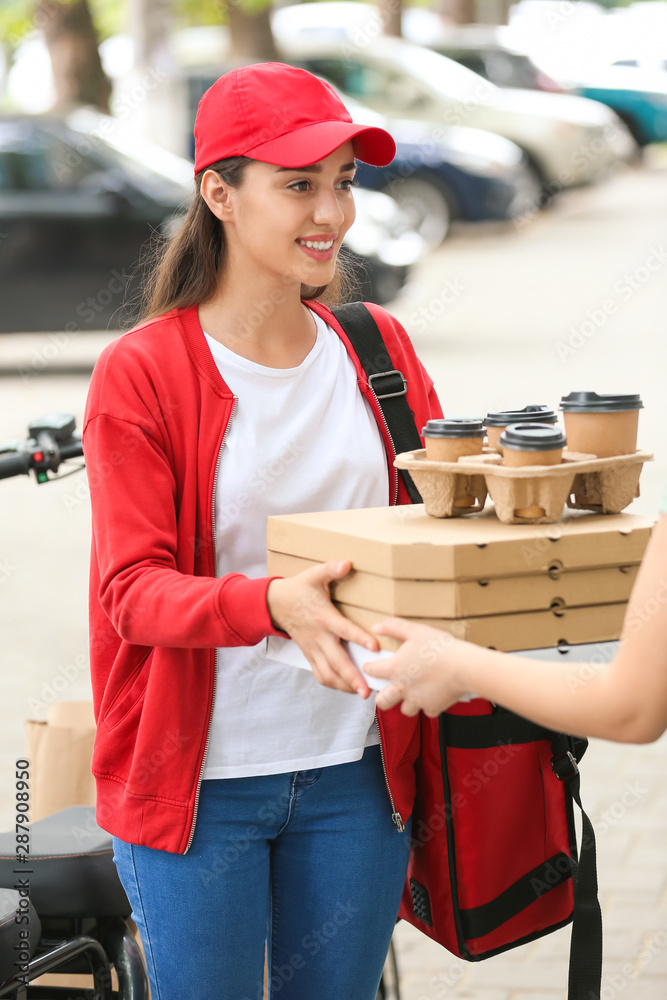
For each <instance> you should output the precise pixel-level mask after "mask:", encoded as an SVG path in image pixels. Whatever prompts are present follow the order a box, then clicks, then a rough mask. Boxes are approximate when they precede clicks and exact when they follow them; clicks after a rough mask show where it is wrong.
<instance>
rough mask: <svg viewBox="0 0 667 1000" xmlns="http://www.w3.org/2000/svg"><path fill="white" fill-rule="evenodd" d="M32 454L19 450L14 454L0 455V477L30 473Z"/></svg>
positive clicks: (6, 477)
mask: <svg viewBox="0 0 667 1000" xmlns="http://www.w3.org/2000/svg"><path fill="white" fill-rule="evenodd" d="M30 465H31V456H30V455H29V454H28V452H25V451H17V452H15V453H14V454H13V455H0V479H9V478H10V477H11V476H21V475H26V476H27V475H29V473H30Z"/></svg>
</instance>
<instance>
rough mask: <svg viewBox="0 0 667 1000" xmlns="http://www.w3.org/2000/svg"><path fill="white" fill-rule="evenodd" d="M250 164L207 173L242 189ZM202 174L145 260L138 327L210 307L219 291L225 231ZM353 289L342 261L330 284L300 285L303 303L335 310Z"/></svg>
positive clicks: (232, 163)
mask: <svg viewBox="0 0 667 1000" xmlns="http://www.w3.org/2000/svg"><path fill="white" fill-rule="evenodd" d="M251 162H252V161H251V160H250V159H248V157H246V156H235V157H232V158H230V159H227V160H220V161H218V162H217V163H213V164H211V166H210V167H207V168H206V169H207V170H216V171H217V172H218V173H219V174H220V176H221V177H222V178H223V180H224V181H226V182H227V184H230V185H231V186H232V187H240V186H241V183H242V180H243V174H244V172H245V168H246V167H247V165H248V164H249V163H251ZM203 175H204V171H203V170H202V171H201V172H200V173H199V174H197V176H196V177H195V189H196V190H195V194H194V197H193V199H192V201H191V203H190V206H189V208H188V211H187V213H186V215H185V217H184V219H183V221H182V222H181V224H180V226H179V228H178V230H177V231H176V233H174V235H173V236H164V237H158V238H157V239H156V240H154V242H153V243H152V244H151V246H150V247H149V249H148V250H147V251H146V256H145V258H144V259H143V260H142V263H141V268H142V271H143V274H144V279H143V294H142V308H141V319H140V322H145V321H146V320H148V319H153V317H155V316H160V315H162V314H163V313H166V312H169V310H171V309H183V308H188V307H189V306H193V305H196V304H198V303H203V302H207V301H208V300H209V299H211V298H213V296H214V295H215V293H216V291H217V288H218V284H219V280H220V273H221V270H222V267H223V265H224V260H225V237H224V227H223V225H222V223H221V222H220V221H219V219H217V218H216V217H215V215H213V212H211V210H210V209H209V207H208V205H207V204H206V202H205V201H204V199H203V198H202V196H201V179H202V177H203ZM353 285H354V278H353V277H352V275H351V273H350V268H349V265H348V264H347V262H346V261H344V260H343V261H341V260H340V258H338V259H337V261H336V271H335V273H334V276H333V278H332V280H331V281H330V282H329V284H328V285H321V286H320V287H318V288H314V287H311V286H307V285H302V287H301V298H302V299H306V300H308V299H317V300H319V301H320V302H324V303H325V304H326V305H337V304H338V303H339V302H341V301H345V300H346V299H348V298H349V297H350V296H351V295H352V294H353Z"/></svg>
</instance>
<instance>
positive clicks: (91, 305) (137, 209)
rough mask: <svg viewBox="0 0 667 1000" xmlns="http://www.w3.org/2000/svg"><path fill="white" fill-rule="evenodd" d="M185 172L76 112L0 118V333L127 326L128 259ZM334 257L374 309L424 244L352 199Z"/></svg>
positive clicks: (133, 303)
mask: <svg viewBox="0 0 667 1000" xmlns="http://www.w3.org/2000/svg"><path fill="white" fill-rule="evenodd" d="M192 172H193V167H192V163H191V162H190V161H189V160H187V159H184V158H181V157H178V156H174V155H173V154H171V153H169V152H168V151H166V150H164V149H162V148H159V147H156V146H153V145H151V144H148V143H142V142H140V141H139V140H138V139H136V137H133V138H132V139H131V140H130V139H129V138H128V137H126V136H125V135H124V134H123V132H122V129H121V128H120V123H119V122H118V121H117V120H115V119H113V118H110V117H107V116H104V115H100V114H98V113H97V112H94V111H91V110H88V109H79V110H78V111H75V112H73V113H71V114H70V115H68V116H67V117H65V118H58V117H53V116H48V115H45V116H34V117H31V116H28V117H15V116H3V117H1V118H0V284H1V287H2V299H1V302H2V309H1V310H0V332H5V333H6V332H12V331H24V330H54V331H55V330H64V331H67V332H78V331H81V330H90V329H103V328H106V327H111V328H119V327H122V326H128V325H131V324H132V322H134V321H135V320H136V317H137V313H138V305H139V302H138V298H139V294H140V273H139V271H138V266H137V265H138V260H139V256H140V252H141V251H142V248H145V247H146V246H147V242H148V241H149V240H150V238H151V235H152V234H157V235H159V234H161V233H165V232H171V231H173V230H174V228H175V227H177V226H178V224H179V221H180V219H181V218H182V215H183V212H184V211H185V208H186V206H187V203H188V202H189V200H190V198H191V196H192V193H193V190H194V187H193V182H192V176H193V173H192ZM346 252H347V253H348V255H349V257H350V260H351V262H352V264H353V269H354V270H355V272H356V273H357V275H358V278H359V281H360V283H361V287H362V291H363V294H364V295H365V296H366V298H368V299H370V300H372V301H377V302H380V303H384V302H386V301H388V300H389V299H390V298H393V297H394V296H395V295H396V293H397V292H398V290H399V289H400V288H401V287H402V285H403V284H404V283H405V281H406V280H407V277H408V275H409V272H410V268H411V266H412V265H413V264H414V263H415V261H417V260H418V259H419V258H420V256H421V255H422V254H423V253H424V252H425V245H424V243H423V241H422V240H421V239H420V237H419V236H418V235H417V234H416V233H415V232H414V231H413V230H412V229H411V227H410V226H409V224H408V222H407V219H406V217H405V216H404V214H403V213H402V212H401V211H400V209H399V208H398V206H397V204H396V203H395V202H394V201H393V200H392V199H390V198H388V197H387V196H384V195H381V194H379V193H376V192H364V194H363V195H362V196H361V198H359V200H358V206H357V222H356V223H355V226H353V228H352V229H351V230H350V233H349V234H348V237H347V239H346Z"/></svg>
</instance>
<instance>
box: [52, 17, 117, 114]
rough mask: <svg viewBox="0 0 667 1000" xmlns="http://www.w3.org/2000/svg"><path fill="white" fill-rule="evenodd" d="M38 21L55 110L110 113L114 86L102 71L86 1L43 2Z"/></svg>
mask: <svg viewBox="0 0 667 1000" xmlns="http://www.w3.org/2000/svg"><path fill="white" fill-rule="evenodd" d="M35 20H36V23H38V24H39V25H40V26H41V28H42V30H43V32H44V39H45V41H46V45H47V47H48V50H49V55H50V56H51V64H52V66H53V83H54V87H55V91H56V107H58V106H61V105H69V104H92V105H94V107H96V108H99V109H100V110H101V111H107V112H108V110H109V95H110V93H111V84H110V83H109V81H108V79H107V78H106V76H105V75H104V72H103V70H102V63H101V61H100V54H99V51H98V48H97V36H96V34H95V29H94V27H93V22H92V18H91V16H90V9H89V7H88V3H87V0H74V3H59V2H56V0H40V2H39V3H38V4H37V6H36V8H35Z"/></svg>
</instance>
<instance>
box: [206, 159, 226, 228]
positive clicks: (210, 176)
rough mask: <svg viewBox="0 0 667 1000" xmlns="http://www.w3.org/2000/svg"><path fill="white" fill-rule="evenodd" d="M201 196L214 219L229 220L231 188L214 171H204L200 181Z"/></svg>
mask: <svg viewBox="0 0 667 1000" xmlns="http://www.w3.org/2000/svg"><path fill="white" fill-rule="evenodd" d="M200 191H201V196H202V198H203V199H204V201H205V202H206V204H207V205H208V207H209V208H210V209H211V211H212V212H213V214H214V215H215V217H216V218H218V219H220V221H221V222H226V221H228V220H229V219H230V218H231V213H232V205H231V200H232V199H231V194H232V191H233V188H232V187H231V186H230V185H229V184H227V183H226V182H225V181H224V180H223V179H222V177H221V176H220V174H219V173H218V172H217V171H216V170H205V171H204V176H203V177H202V179H201V187H200Z"/></svg>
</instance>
